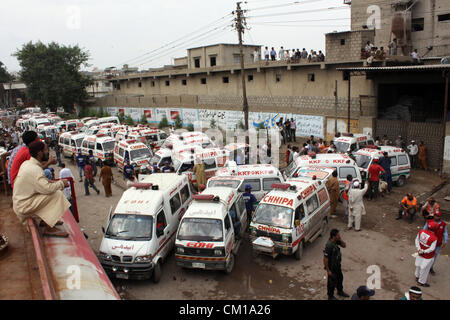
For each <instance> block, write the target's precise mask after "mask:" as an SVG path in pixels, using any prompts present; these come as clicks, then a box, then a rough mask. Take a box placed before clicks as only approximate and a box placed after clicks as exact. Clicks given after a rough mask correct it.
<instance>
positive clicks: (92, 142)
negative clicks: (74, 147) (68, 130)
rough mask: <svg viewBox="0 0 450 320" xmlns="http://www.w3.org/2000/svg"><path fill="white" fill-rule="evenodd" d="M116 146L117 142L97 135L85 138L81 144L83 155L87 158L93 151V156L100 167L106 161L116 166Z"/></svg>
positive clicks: (105, 136)
mask: <svg viewBox="0 0 450 320" xmlns="http://www.w3.org/2000/svg"><path fill="white" fill-rule="evenodd" d="M115 144H116V140H114V139H113V138H111V137H109V136H107V135H103V134H97V135H91V136H85V137H84V139H83V142H82V143H81V153H82V154H83V155H86V156H87V155H88V154H89V150H92V154H93V155H94V159H95V161H97V163H98V165H100V162H101V161H105V162H106V163H107V164H108V165H110V166H111V165H114V146H115Z"/></svg>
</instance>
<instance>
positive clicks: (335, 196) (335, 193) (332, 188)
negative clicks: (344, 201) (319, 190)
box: [326, 170, 340, 214]
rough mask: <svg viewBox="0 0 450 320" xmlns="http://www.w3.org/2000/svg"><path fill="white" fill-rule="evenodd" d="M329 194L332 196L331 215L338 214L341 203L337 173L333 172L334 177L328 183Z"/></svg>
mask: <svg viewBox="0 0 450 320" xmlns="http://www.w3.org/2000/svg"><path fill="white" fill-rule="evenodd" d="M326 187H327V190H328V194H329V195H330V214H334V213H335V212H336V207H337V204H338V201H339V191H340V188H339V181H338V179H337V171H336V170H335V171H333V174H332V176H331V177H330V179H328V181H327V182H326Z"/></svg>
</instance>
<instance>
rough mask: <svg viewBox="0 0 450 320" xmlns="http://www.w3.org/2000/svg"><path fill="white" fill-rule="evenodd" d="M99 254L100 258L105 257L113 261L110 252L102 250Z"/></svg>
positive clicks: (104, 258)
mask: <svg viewBox="0 0 450 320" xmlns="http://www.w3.org/2000/svg"><path fill="white" fill-rule="evenodd" d="M99 256H100V259H103V260H106V261H111V260H112V257H111V255H109V254H107V253H105V252H102V251H100V253H99Z"/></svg>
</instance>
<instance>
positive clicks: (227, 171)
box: [216, 161, 281, 178]
mask: <svg viewBox="0 0 450 320" xmlns="http://www.w3.org/2000/svg"><path fill="white" fill-rule="evenodd" d="M230 163H231V165H230V166H227V167H223V168H221V169H220V170H217V172H216V176H238V177H244V178H245V177H250V176H251V177H261V176H278V175H280V176H281V173H280V170H278V169H277V168H275V167H274V166H273V165H270V164H249V165H240V166H238V165H236V166H235V165H234V164H235V162H234V161H231V162H230Z"/></svg>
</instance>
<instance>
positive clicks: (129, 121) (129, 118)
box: [125, 115, 134, 126]
mask: <svg viewBox="0 0 450 320" xmlns="http://www.w3.org/2000/svg"><path fill="white" fill-rule="evenodd" d="M125 123H126V124H127V125H129V126H134V120H133V118H132V117H131V116H130V115H127V116H126V117H125Z"/></svg>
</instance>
